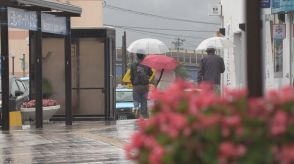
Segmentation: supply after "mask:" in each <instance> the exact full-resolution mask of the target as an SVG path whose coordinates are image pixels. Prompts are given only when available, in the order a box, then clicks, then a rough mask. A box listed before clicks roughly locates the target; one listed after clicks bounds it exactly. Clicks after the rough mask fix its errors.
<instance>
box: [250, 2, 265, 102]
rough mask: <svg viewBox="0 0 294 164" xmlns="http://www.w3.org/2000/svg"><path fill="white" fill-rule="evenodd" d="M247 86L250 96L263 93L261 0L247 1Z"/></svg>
mask: <svg viewBox="0 0 294 164" xmlns="http://www.w3.org/2000/svg"><path fill="white" fill-rule="evenodd" d="M246 54H247V87H248V91H249V97H260V96H262V95H263V89H264V88H263V61H262V53H261V19H260V0H247V1H246Z"/></svg>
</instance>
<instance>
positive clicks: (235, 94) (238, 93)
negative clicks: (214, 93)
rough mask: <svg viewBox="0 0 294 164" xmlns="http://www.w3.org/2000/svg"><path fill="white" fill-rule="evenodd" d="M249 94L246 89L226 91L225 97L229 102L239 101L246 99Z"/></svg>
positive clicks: (226, 89)
mask: <svg viewBox="0 0 294 164" xmlns="http://www.w3.org/2000/svg"><path fill="white" fill-rule="evenodd" d="M247 94H248V93H247V90H246V89H228V88H225V89H224V97H225V98H226V100H228V101H234V100H239V99H241V98H244V97H246V96H247Z"/></svg>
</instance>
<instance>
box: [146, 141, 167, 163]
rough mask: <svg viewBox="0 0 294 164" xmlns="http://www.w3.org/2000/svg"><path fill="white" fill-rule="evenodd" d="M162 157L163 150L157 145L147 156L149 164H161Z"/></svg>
mask: <svg viewBox="0 0 294 164" xmlns="http://www.w3.org/2000/svg"><path fill="white" fill-rule="evenodd" d="M163 155H164V149H163V148H162V147H161V146H159V145H157V146H155V147H154V148H153V150H152V152H151V154H150V156H149V161H150V163H151V164H161V159H162V156H163Z"/></svg>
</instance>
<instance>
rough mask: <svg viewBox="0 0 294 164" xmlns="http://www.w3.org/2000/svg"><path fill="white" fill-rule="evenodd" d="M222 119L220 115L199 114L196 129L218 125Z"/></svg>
mask: <svg viewBox="0 0 294 164" xmlns="http://www.w3.org/2000/svg"><path fill="white" fill-rule="evenodd" d="M220 120H221V117H220V116H219V115H216V114H215V115H211V116H206V115H199V117H198V121H197V122H196V123H195V128H196V129H204V130H205V129H206V128H210V127H212V126H215V125H218V124H219V122H220Z"/></svg>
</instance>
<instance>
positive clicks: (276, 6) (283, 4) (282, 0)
mask: <svg viewBox="0 0 294 164" xmlns="http://www.w3.org/2000/svg"><path fill="white" fill-rule="evenodd" d="M290 11H294V0H272V13H280V12H290Z"/></svg>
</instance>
